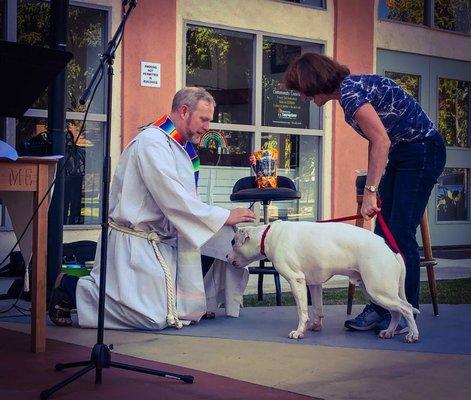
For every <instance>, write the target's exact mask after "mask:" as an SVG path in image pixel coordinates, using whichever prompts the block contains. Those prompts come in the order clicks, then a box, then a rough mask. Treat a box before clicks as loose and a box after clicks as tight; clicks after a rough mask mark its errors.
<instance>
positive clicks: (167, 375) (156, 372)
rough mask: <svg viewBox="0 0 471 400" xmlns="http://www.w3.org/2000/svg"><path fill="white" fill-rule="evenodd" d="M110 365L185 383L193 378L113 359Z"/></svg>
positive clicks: (190, 381)
mask: <svg viewBox="0 0 471 400" xmlns="http://www.w3.org/2000/svg"><path fill="white" fill-rule="evenodd" d="M110 366H111V367H115V368H121V369H126V370H128V371H136V372H142V373H144V374H149V375H157V376H163V377H164V378H169V379H176V380H178V381H183V382H186V383H193V381H194V379H195V378H194V377H193V376H191V375H180V374H173V373H170V372H165V371H159V370H156V369H150V368H144V367H136V366H134V365H128V364H122V363H119V362H115V361H111V363H110Z"/></svg>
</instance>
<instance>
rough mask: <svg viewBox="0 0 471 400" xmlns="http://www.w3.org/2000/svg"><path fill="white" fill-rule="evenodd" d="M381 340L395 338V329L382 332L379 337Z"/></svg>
mask: <svg viewBox="0 0 471 400" xmlns="http://www.w3.org/2000/svg"><path fill="white" fill-rule="evenodd" d="M378 336H379V337H380V338H381V339H392V338H393V337H394V329H391V330H389V329H385V330H384V331H381V332H380V333H379V335H378Z"/></svg>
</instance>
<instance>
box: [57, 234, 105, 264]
mask: <svg viewBox="0 0 471 400" xmlns="http://www.w3.org/2000/svg"><path fill="white" fill-rule="evenodd" d="M96 247H97V243H96V242H94V241H92V240H79V241H78V242H71V243H64V244H63V247H62V257H63V261H64V262H79V263H84V262H86V261H93V260H94V259H95V252H96Z"/></svg>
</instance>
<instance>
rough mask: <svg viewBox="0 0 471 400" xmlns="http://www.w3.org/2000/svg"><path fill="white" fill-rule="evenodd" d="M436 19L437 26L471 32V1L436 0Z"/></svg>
mask: <svg viewBox="0 0 471 400" xmlns="http://www.w3.org/2000/svg"><path fill="white" fill-rule="evenodd" d="M434 20H435V21H434V22H435V26H436V27H437V28H441V29H447V30H450V31H456V32H463V33H468V34H469V33H471V1H470V0H435V15H434Z"/></svg>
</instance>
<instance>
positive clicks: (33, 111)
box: [0, 0, 112, 231]
mask: <svg viewBox="0 0 471 400" xmlns="http://www.w3.org/2000/svg"><path fill="white" fill-rule="evenodd" d="M46 1H47V2H50V0H46ZM69 6H77V7H81V8H91V9H94V10H101V11H105V12H106V23H105V25H106V30H107V32H106V38H105V41H106V43H108V41H109V40H110V39H111V36H110V34H111V19H112V7H110V6H104V5H101V4H93V3H83V2H79V1H70V2H69ZM17 10H18V0H6V12H5V15H6V18H5V27H6V29H5V39H6V40H8V41H11V42H16V41H17V38H18V37H17ZM106 43H105V45H106ZM97 65H98V60H97ZM105 86H106V81H105ZM106 93H107V91H106V88H105V90H104V95H105V96H106ZM23 116H24V117H30V118H38V119H39V118H44V119H48V110H47V109H38V108H30V109H28V110H27V111H26V113H25V114H24V115H23ZM84 116H85V113H84V112H69V111H67V112H66V113H65V119H66V121H67V120H72V119H73V120H83V117H84ZM87 122H103V123H106V113H103V114H93V113H89V114H88V116H87ZM105 129H106V127H105ZM5 135H6V141H7V143H8V144H10V145H11V146H13V147H15V143H16V118H5ZM100 212H101V210H100ZM5 216H6V218H5V225H3V226H2V225H0V231H11V230H13V227H12V225H11V222H10V221H9V217H8V215H7V214H6V213H5ZM1 222H2V221H0V224H1ZM99 227H100V225H99V224H82V225H64V229H65V230H84V229H97V228H99Z"/></svg>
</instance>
